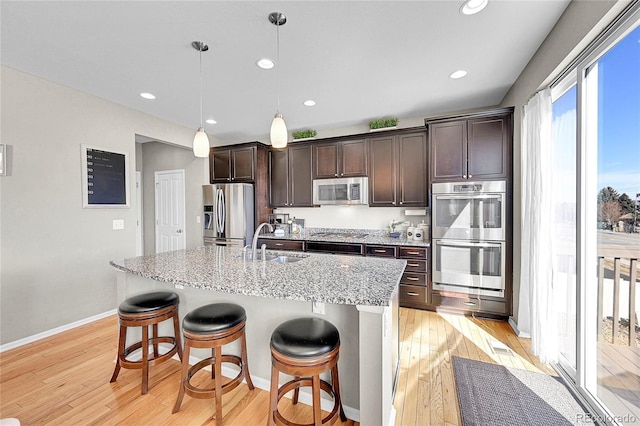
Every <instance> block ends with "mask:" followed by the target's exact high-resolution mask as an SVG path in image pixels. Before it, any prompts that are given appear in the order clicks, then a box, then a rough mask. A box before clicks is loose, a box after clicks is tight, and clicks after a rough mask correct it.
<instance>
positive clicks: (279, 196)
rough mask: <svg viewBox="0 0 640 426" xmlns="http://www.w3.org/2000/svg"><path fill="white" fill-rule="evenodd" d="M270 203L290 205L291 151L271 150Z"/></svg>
mask: <svg viewBox="0 0 640 426" xmlns="http://www.w3.org/2000/svg"><path fill="white" fill-rule="evenodd" d="M269 204H270V205H271V206H272V207H282V206H288V205H289V151H288V150H287V149H283V150H273V151H269Z"/></svg>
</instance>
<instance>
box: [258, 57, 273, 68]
mask: <svg viewBox="0 0 640 426" xmlns="http://www.w3.org/2000/svg"><path fill="white" fill-rule="evenodd" d="M256 65H257V66H259V67H260V68H262V69H263V70H270V69H271V68H273V67H274V65H275V64H274V62H273V61H272V60H271V59H269V58H262V59H259V60H257V61H256Z"/></svg>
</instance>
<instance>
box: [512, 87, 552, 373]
mask: <svg viewBox="0 0 640 426" xmlns="http://www.w3.org/2000/svg"><path fill="white" fill-rule="evenodd" d="M552 120H553V117H552V104H551V91H550V90H549V89H544V90H542V91H540V92H538V93H537V94H536V95H535V96H534V97H533V98H531V99H530V100H529V102H528V103H527V104H526V105H525V107H524V117H523V121H522V150H521V153H522V155H521V170H522V206H521V207H522V221H521V226H522V229H521V232H522V234H521V235H522V241H521V253H522V262H521V265H522V266H521V268H522V271H521V280H520V300H519V302H520V303H519V306H520V310H519V312H518V323H520V322H521V315H522V316H523V318H522V320H523V321H525V323H526V317H527V315H528V316H529V319H530V334H531V349H532V351H533V353H534V354H536V355H538V356H540V360H541V361H542V362H556V361H557V360H558V338H557V330H556V329H557V320H556V313H557V309H556V306H555V304H554V301H555V298H554V295H553V277H552V259H553V253H552V250H553V247H552V238H551V236H552V235H553V234H552V233H553V216H552V213H551V212H552V198H553V197H552V192H553V182H552V170H553V158H552Z"/></svg>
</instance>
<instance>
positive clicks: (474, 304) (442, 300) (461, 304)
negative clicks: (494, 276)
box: [431, 293, 507, 314]
mask: <svg viewBox="0 0 640 426" xmlns="http://www.w3.org/2000/svg"><path fill="white" fill-rule="evenodd" d="M431 304H432V305H435V306H441V307H443V308H455V309H464V310H465V311H473V312H479V311H481V312H487V313H495V314H506V313H507V304H506V303H505V302H499V301H496V300H485V299H474V298H470V297H449V296H442V295H441V294H438V293H433V294H431Z"/></svg>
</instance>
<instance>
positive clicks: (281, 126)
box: [269, 12, 289, 148]
mask: <svg viewBox="0 0 640 426" xmlns="http://www.w3.org/2000/svg"><path fill="white" fill-rule="evenodd" d="M269 22H271V23H272V24H273V25H275V26H276V40H277V51H276V64H277V67H278V68H277V69H276V76H277V77H276V78H277V81H276V91H277V96H278V109H277V111H276V115H275V117H273V122H272V123H271V146H272V147H274V148H284V147H286V146H287V139H288V138H289V134H288V131H287V125H286V124H285V122H284V119H283V118H282V114H280V26H281V25H284V24H286V23H287V17H286V16H285V15H284V14H282V13H280V12H271V13H270V14H269Z"/></svg>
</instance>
